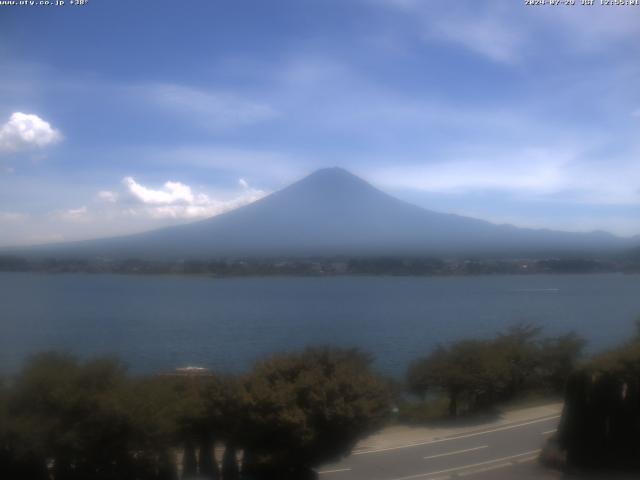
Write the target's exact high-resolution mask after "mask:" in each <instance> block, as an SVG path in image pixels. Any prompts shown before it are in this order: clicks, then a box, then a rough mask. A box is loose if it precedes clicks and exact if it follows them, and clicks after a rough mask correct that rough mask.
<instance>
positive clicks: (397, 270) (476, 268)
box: [0, 255, 640, 278]
mask: <svg viewBox="0 0 640 480" xmlns="http://www.w3.org/2000/svg"><path fill="white" fill-rule="evenodd" d="M0 272H36V273H115V274H127V275H128V274H133V275H199V276H209V277H221V278H225V277H251V276H346V275H388V276H474V275H494V274H495V275H533V274H565V273H569V274H584V273H628V274H637V273H640V259H635V258H634V257H631V258H617V259H611V258H606V259H593V258H578V257H571V258H542V259H538V258H518V259H487V258H456V259H441V258H425V257H410V258H403V257H358V258H347V257H326V258H325V257H308V258H302V257H301V258H298V257H295V258H294V257H291V258H289V257H283V258H253V257H248V258H244V257H238V258H218V259H211V260H175V261H154V260H144V259H136V258H128V259H109V258H103V257H97V258H92V259H84V258H26V257H19V256H12V255H0Z"/></svg>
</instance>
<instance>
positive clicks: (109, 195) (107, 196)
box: [97, 190, 118, 203]
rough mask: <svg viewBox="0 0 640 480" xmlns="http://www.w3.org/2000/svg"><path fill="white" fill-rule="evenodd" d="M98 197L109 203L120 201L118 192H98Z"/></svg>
mask: <svg viewBox="0 0 640 480" xmlns="http://www.w3.org/2000/svg"><path fill="white" fill-rule="evenodd" d="M97 197H98V198H99V199H100V200H102V201H104V202H109V203H115V202H117V201H118V194H117V193H116V192H112V191H110V190H101V191H99V192H98V195H97Z"/></svg>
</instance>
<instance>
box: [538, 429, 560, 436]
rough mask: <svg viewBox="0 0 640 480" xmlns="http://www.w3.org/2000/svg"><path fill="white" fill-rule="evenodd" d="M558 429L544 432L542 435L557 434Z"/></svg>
mask: <svg viewBox="0 0 640 480" xmlns="http://www.w3.org/2000/svg"><path fill="white" fill-rule="evenodd" d="M556 430H557V429H555V428H554V429H553V430H547V431H546V432H542V433H541V434H540V435H549V434H550V433H555V432H556Z"/></svg>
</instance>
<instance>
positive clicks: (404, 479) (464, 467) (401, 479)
mask: <svg viewBox="0 0 640 480" xmlns="http://www.w3.org/2000/svg"><path fill="white" fill-rule="evenodd" d="M537 453H540V449H538V450H531V451H529V452H524V453H518V454H516V455H509V456H508V457H501V458H494V459H493V460H486V461H484V462H478V463H471V464H469V465H462V466H460V467H452V468H446V469H444V470H438V471H436V472H427V473H418V474H416V475H408V476H406V477H397V478H394V479H392V480H410V479H412V478H423V477H430V476H432V475H439V474H442V473H449V472H459V471H460V470H468V469H472V468H474V467H480V466H483V465H489V464H491V463H499V464H500V466H502V467H508V466H510V465H511V463H510V462H505V460H512V459H514V458H518V457H524V456H525V455H532V454H537ZM500 462H502V463H500ZM494 467H496V468H499V467H497V466H495V465H494ZM469 473H471V472H469Z"/></svg>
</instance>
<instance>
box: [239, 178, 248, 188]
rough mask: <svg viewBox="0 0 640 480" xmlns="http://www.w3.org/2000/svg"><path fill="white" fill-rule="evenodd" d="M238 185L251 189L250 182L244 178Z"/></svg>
mask: <svg viewBox="0 0 640 480" xmlns="http://www.w3.org/2000/svg"><path fill="white" fill-rule="evenodd" d="M238 185H240V186H241V187H242V188H249V182H247V181H246V180H245V179H244V178H240V179H239V180H238Z"/></svg>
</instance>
